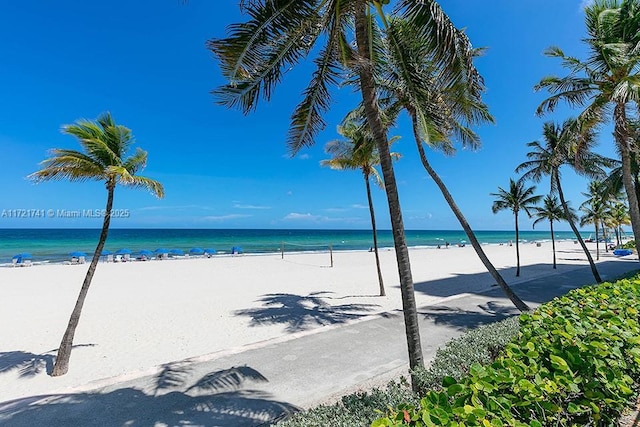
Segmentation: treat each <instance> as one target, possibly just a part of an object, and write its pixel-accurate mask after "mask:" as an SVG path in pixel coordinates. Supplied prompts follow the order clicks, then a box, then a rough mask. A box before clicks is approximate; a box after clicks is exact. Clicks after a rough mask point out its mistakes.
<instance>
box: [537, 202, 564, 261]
mask: <svg viewBox="0 0 640 427" xmlns="http://www.w3.org/2000/svg"><path fill="white" fill-rule="evenodd" d="M533 217H534V218H535V221H533V228H535V227H536V224H538V223H539V222H542V221H549V227H550V229H551V251H552V252H553V268H557V267H556V238H555V235H554V234H553V222H554V221H555V222H559V221H562V220H564V219H565V213H564V209H562V206H561V205H560V202H559V201H558V198H557V197H555V196H551V195H550V194H548V195H547V196H546V197H545V198H544V200H543V201H542V206H534V207H533Z"/></svg>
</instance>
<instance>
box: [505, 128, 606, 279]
mask: <svg viewBox="0 0 640 427" xmlns="http://www.w3.org/2000/svg"><path fill="white" fill-rule="evenodd" d="M542 129H543V130H542V135H543V138H544V142H543V143H540V142H538V141H533V142H530V143H528V144H527V146H528V147H530V149H531V150H532V151H529V152H528V153H527V159H529V160H527V161H525V162H523V163H521V164H520V165H519V166H518V167H517V168H516V173H520V172H524V174H523V175H522V178H523V179H530V180H532V181H534V182H540V180H541V179H542V177H543V176H549V177H550V188H551V194H558V197H559V198H560V203H561V205H562V208H563V210H564V214H565V218H566V221H567V222H568V223H569V226H570V227H571V230H572V231H573V234H574V235H575V236H576V240H577V241H578V243H579V244H580V247H581V248H582V251H583V252H584V254H585V256H586V257H587V261H588V262H589V266H590V267H591V273H592V274H593V277H594V278H595V280H596V282H598V283H600V282H602V278H601V277H600V273H598V269H597V268H596V264H595V262H594V261H593V257H592V256H591V252H589V249H588V248H587V245H586V244H585V243H584V239H583V238H582V236H581V235H580V231H579V230H578V227H577V226H576V223H575V220H574V215H572V212H571V208H570V207H569V203H568V202H567V200H566V199H565V197H564V191H563V189H562V179H561V177H562V174H561V167H562V166H564V165H569V166H571V167H573V169H574V170H575V171H576V173H578V174H579V175H582V176H586V177H589V178H598V177H601V176H603V175H604V169H603V167H604V166H608V165H609V162H608V160H607V159H605V158H603V157H602V156H599V155H597V154H595V153H593V151H592V150H591V148H592V146H593V145H594V144H595V133H594V132H593V131H592V130H586V131H580V129H579V127H578V123H577V121H576V120H575V119H569V120H566V121H565V122H564V123H563V124H562V125H557V124H555V123H553V122H546V123H545V124H544V125H543V128H542Z"/></svg>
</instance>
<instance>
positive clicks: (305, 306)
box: [235, 292, 378, 332]
mask: <svg viewBox="0 0 640 427" xmlns="http://www.w3.org/2000/svg"><path fill="white" fill-rule="evenodd" d="M329 294H330V293H329V292H313V293H311V294H309V295H306V296H305V295H295V294H266V295H264V296H263V297H262V298H261V299H260V300H259V301H260V302H262V305H263V307H260V308H247V309H243V310H237V311H236V312H235V314H236V315H238V316H248V317H250V318H251V323H250V325H251V326H263V325H275V324H283V325H287V328H286V330H287V332H299V331H305V330H308V329H311V328H314V327H317V326H325V325H334V324H341V323H345V322H348V321H350V320H354V319H358V318H360V317H363V316H366V315H367V313H368V312H371V311H373V310H374V308H375V307H378V306H377V305H375V304H341V305H331V304H328V303H327V302H326V301H325V300H324V299H323V296H325V298H329V297H328V295H329Z"/></svg>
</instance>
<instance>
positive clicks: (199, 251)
mask: <svg viewBox="0 0 640 427" xmlns="http://www.w3.org/2000/svg"><path fill="white" fill-rule="evenodd" d="M189 253H190V254H192V255H202V254H203V253H204V249H202V248H191V249H189Z"/></svg>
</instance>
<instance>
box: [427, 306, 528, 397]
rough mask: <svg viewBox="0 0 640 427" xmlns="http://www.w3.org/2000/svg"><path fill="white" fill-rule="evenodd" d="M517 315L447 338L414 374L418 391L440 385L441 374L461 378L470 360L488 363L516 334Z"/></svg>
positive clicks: (471, 362)
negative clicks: (431, 357)
mask: <svg viewBox="0 0 640 427" xmlns="http://www.w3.org/2000/svg"><path fill="white" fill-rule="evenodd" d="M519 329H520V325H519V323H518V318H517V317H511V318H508V319H506V320H503V321H501V322H496V323H492V324H489V325H483V326H480V327H479V328H477V329H472V330H470V331H468V332H466V333H465V334H464V335H462V336H460V337H458V338H454V339H452V340H451V341H449V342H448V343H447V344H446V345H445V346H444V347H442V348H439V349H438V351H437V352H436V357H435V359H434V360H433V362H432V363H431V365H430V366H429V367H428V368H426V369H417V370H416V371H415V372H414V374H415V378H416V382H417V385H418V388H419V393H420V394H425V393H426V392H427V391H429V390H436V389H440V388H441V386H442V381H443V380H444V378H445V377H453V378H462V377H463V376H465V375H467V374H468V373H469V368H471V365H473V364H474V363H481V364H488V363H491V362H493V361H494V360H495V358H496V357H497V356H498V354H499V353H500V352H502V350H504V348H505V347H506V345H507V344H508V343H509V342H510V341H511V340H512V339H513V337H515V336H516V335H517V334H518V330H519Z"/></svg>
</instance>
